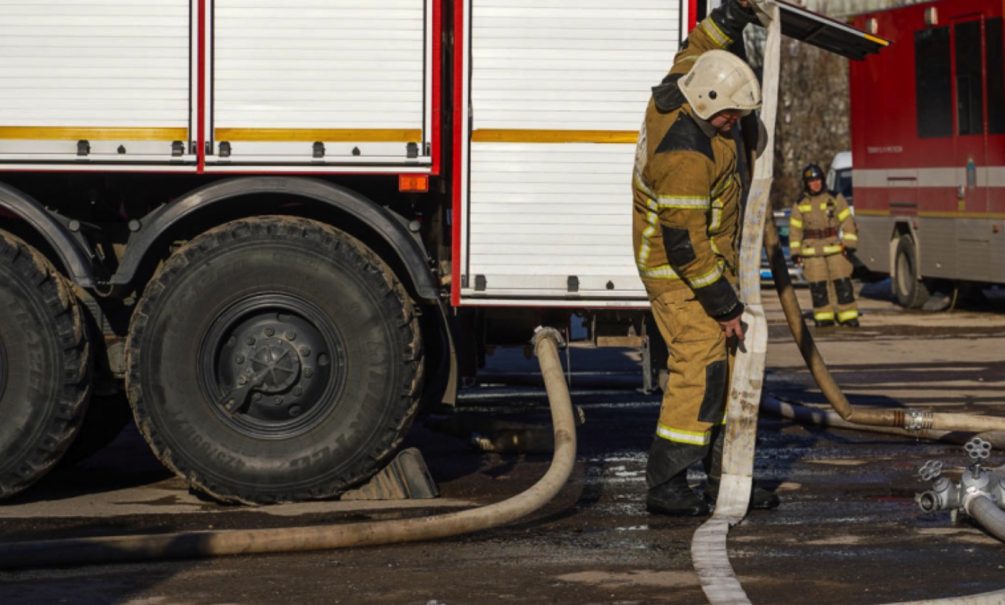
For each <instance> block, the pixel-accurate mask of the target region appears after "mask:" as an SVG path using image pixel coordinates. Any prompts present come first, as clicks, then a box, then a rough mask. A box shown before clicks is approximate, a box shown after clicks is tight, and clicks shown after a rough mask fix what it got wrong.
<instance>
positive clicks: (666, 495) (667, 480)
mask: <svg viewBox="0 0 1005 605" xmlns="http://www.w3.org/2000/svg"><path fill="white" fill-rule="evenodd" d="M704 453H705V448H703V447H697V446H693V445H685V444H681V443H673V442H671V441H667V440H666V439H662V438H660V437H656V438H655V439H654V440H653V445H652V448H650V450H649V462H648V463H647V465H646V484H647V485H648V486H649V491H648V493H647V494H646V510H647V511H649V512H650V513H653V514H657V515H672V516H678V517H697V516H700V515H707V514H708V504H706V503H705V500H704V499H703V498H702V497H701V496H699V495H698V494H697V493H695V491H694V490H693V489H691V486H690V485H688V483H687V467H688V466H690V464H691V463H692V462H696V461H698V460H700V459H701V457H702V455H703V454H704Z"/></svg>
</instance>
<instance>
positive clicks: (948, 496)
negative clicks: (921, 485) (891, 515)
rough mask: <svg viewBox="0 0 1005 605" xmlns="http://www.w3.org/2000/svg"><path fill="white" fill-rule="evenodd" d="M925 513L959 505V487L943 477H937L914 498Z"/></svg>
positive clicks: (949, 508) (954, 507)
mask: <svg viewBox="0 0 1005 605" xmlns="http://www.w3.org/2000/svg"><path fill="white" fill-rule="evenodd" d="M914 500H915V502H917V503H918V506H920V507H921V510H923V511H924V512H926V513H933V512H935V511H939V510H951V509H956V508H959V507H960V488H959V487H958V486H956V485H953V482H952V481H950V480H949V479H947V478H945V477H939V478H938V479H936V481H935V483H933V484H932V487H931V489H928V490H926V491H924V492H922V493H920V494H918V495H917V496H915V498H914Z"/></svg>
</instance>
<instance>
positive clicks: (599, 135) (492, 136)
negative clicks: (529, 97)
mask: <svg viewBox="0 0 1005 605" xmlns="http://www.w3.org/2000/svg"><path fill="white" fill-rule="evenodd" d="M638 138H639V132H638V131H637V130H518V129H511V130H504V129H489V128H486V129H479V130H475V131H473V132H472V133H471V140H472V141H473V142H475V143H605V144H610V143H631V144H633V145H634V144H635V142H636V141H637V140H638Z"/></svg>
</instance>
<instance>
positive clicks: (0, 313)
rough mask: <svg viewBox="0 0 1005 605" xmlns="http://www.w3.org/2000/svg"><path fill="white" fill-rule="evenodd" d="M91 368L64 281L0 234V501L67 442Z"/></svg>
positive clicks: (36, 474) (46, 466)
mask: <svg viewBox="0 0 1005 605" xmlns="http://www.w3.org/2000/svg"><path fill="white" fill-rule="evenodd" d="M90 371H91V352H90V346H89V343H88V342H87V338H86V336H85V331H84V318H83V314H82V313H81V310H80V307H79V306H78V305H77V299H76V297H75V296H74V295H73V293H72V292H71V290H70V287H69V285H68V284H67V282H66V280H64V279H63V277H62V276H61V275H60V274H59V273H57V272H56V270H55V268H54V267H53V266H52V264H50V263H49V262H48V261H47V260H46V259H45V258H44V257H43V256H42V255H41V254H39V253H38V252H37V251H35V250H33V249H32V248H31V247H30V246H28V245H27V244H25V243H24V242H22V241H20V240H18V239H15V238H14V237H12V236H9V235H7V234H5V233H3V232H0V417H2V418H3V421H2V422H0V498H6V497H9V496H12V495H14V494H16V493H18V492H20V491H22V490H24V489H25V488H26V487H28V486H29V485H31V484H32V483H34V482H35V481H37V480H38V479H40V478H41V477H42V476H43V475H45V474H46V473H47V472H48V471H49V470H50V469H51V468H52V467H53V466H54V465H55V464H56V463H57V462H58V461H59V459H60V457H61V456H62V455H63V454H64V452H66V450H67V448H69V447H70V444H71V443H72V442H73V439H74V438H75V437H76V436H77V432H78V431H79V430H80V423H81V421H82V419H83V416H84V412H85V410H86V408H87V403H88V397H89V395H90V387H91V380H90Z"/></svg>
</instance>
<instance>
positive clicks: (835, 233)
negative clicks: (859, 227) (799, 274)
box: [789, 164, 859, 328]
mask: <svg viewBox="0 0 1005 605" xmlns="http://www.w3.org/2000/svg"><path fill="white" fill-rule="evenodd" d="M823 179H824V172H823V170H821V169H820V166H817V165H816V164H809V165H808V166H806V167H805V168H803V186H804V191H803V196H802V198H800V200H799V201H798V202H796V203H795V205H794V206H793V207H792V214H791V217H790V219H789V250H790V252H791V255H792V258H793V260H796V262H801V263H802V265H803V274H804V275H805V276H806V281H808V282H809V284H810V295H811V296H812V298H813V320H814V321H815V322H816V325H817V326H818V327H829V326H833V325H834V324H835V323H838V324H840V325H842V326H848V327H850V328H857V327H858V326H859V322H858V307H857V306H856V304H855V290H854V288H853V287H852V283H851V273H852V264H851V262H849V260H848V258H847V256H846V255H847V253H848V251H853V250H854V249H855V247H856V246H857V244H858V235H857V234H856V232H855V220H854V217H853V216H852V213H851V208H849V207H848V202H847V201H845V199H844V196H843V195H841V194H840V193H833V192H830V191H827V190H826V188H824V180H823ZM830 288H833V291H834V294H835V298H836V299H837V300H831V294H830V291H829V290H830Z"/></svg>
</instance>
